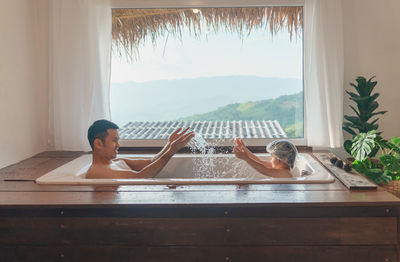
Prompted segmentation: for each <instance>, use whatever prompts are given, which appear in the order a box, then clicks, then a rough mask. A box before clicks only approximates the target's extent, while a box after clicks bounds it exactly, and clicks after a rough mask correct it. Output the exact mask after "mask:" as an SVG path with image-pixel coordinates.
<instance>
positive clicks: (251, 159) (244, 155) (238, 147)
mask: <svg viewBox="0 0 400 262" xmlns="http://www.w3.org/2000/svg"><path fill="white" fill-rule="evenodd" d="M233 145H234V147H233V153H234V154H235V156H236V157H237V158H240V159H242V160H244V161H246V162H247V163H248V164H249V165H250V166H252V167H253V168H254V169H255V170H257V171H258V172H260V173H261V174H263V175H266V176H270V177H292V174H291V173H290V169H292V168H293V167H294V163H295V161H296V157H297V149H296V147H295V146H294V145H293V144H292V143H290V142H289V141H287V140H276V141H273V142H271V143H269V144H268V145H267V152H269V153H270V154H271V160H270V161H267V160H261V159H260V158H259V157H257V156H256V155H254V154H253V153H252V152H251V151H250V150H249V149H248V148H247V147H246V145H245V144H244V143H243V140H242V139H239V138H236V139H235V140H234V142H233Z"/></svg>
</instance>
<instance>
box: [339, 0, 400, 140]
mask: <svg viewBox="0 0 400 262" xmlns="http://www.w3.org/2000/svg"><path fill="white" fill-rule="evenodd" d="M342 2H343V15H344V54H345V60H344V66H345V76H344V79H345V89H347V90H351V89H353V88H352V87H350V86H349V84H348V83H349V82H355V78H356V77H357V76H365V77H367V78H369V77H371V76H374V75H376V80H377V81H378V85H377V86H376V87H375V89H374V91H375V92H378V93H380V94H381V95H380V97H379V98H378V99H377V101H378V103H379V105H380V106H379V108H378V111H381V110H388V111H389V112H387V113H386V114H384V115H380V116H379V118H380V120H379V121H378V124H379V129H380V130H381V131H383V134H382V135H383V136H384V137H385V138H387V139H388V138H390V137H393V136H400V15H399V10H400V1H399V0H382V1H377V0H343V1H342ZM353 90H354V89H353ZM349 104H350V100H349V99H348V95H347V94H345V101H344V113H345V114H347V115H349V114H351V115H353V113H352V112H351V109H350V108H349V106H348V105H349Z"/></svg>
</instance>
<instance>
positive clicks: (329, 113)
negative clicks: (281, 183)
mask: <svg viewBox="0 0 400 262" xmlns="http://www.w3.org/2000/svg"><path fill="white" fill-rule="evenodd" d="M341 2H342V1H341V0H306V1H305V7H304V37H305V39H304V50H305V51H304V60H305V61H304V66H305V67H304V83H305V86H306V87H307V88H306V91H305V96H304V98H305V99H304V102H305V116H306V122H305V126H306V132H307V133H306V139H307V143H308V146H312V147H331V148H335V147H341V146H342V145H343V132H342V122H343V78H344V65H343V63H344V62H343V60H344V58H343V23H342V6H341Z"/></svg>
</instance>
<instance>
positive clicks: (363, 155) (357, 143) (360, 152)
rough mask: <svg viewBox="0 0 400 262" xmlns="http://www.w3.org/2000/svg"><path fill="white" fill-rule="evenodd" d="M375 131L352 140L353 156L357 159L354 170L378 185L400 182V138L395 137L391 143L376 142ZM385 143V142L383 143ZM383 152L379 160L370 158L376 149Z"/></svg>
mask: <svg viewBox="0 0 400 262" xmlns="http://www.w3.org/2000/svg"><path fill="white" fill-rule="evenodd" d="M375 139H376V133H375V130H372V131H369V132H367V133H360V134H358V135H356V136H355V137H354V138H353V140H352V147H351V154H352V156H353V157H354V158H355V160H354V162H353V163H352V166H353V168H354V169H355V170H356V171H357V172H359V173H361V174H364V175H365V176H367V177H368V178H370V179H371V180H373V181H374V182H375V183H377V184H381V183H383V182H385V183H388V182H390V181H392V180H400V137H393V138H392V139H391V140H390V142H389V141H386V140H380V141H379V142H377V141H376V140H375ZM382 141H385V142H382ZM376 148H377V149H378V150H381V153H382V154H381V155H380V156H379V159H375V161H374V159H371V158H369V157H368V156H369V155H370V154H371V152H373V150H374V149H376Z"/></svg>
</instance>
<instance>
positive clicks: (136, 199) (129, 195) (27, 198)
mask: <svg viewBox="0 0 400 262" xmlns="http://www.w3.org/2000/svg"><path fill="white" fill-rule="evenodd" d="M257 203H263V204H270V205H276V204H286V205H291V204H300V203H302V204H304V203H309V204H319V205H326V206H330V205H339V206H346V205H350V206H355V205H361V206H362V205H369V206H379V205H382V204H384V205H388V204H393V205H399V204H400V201H399V199H398V198H397V197H395V196H393V195H392V194H390V193H388V192H386V191H383V190H378V191H374V192H369V191H367V192H365V191H355V192H349V191H329V193H328V192H326V191H269V192H264V191H221V192H220V191H204V192H202V191H200V192H197V191H194V192H179V191H172V192H0V206H13V205H114V204H124V205H125V204H131V205H132V204H139V205H148V204H185V205H186V204H211V205H212V204H257Z"/></svg>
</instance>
